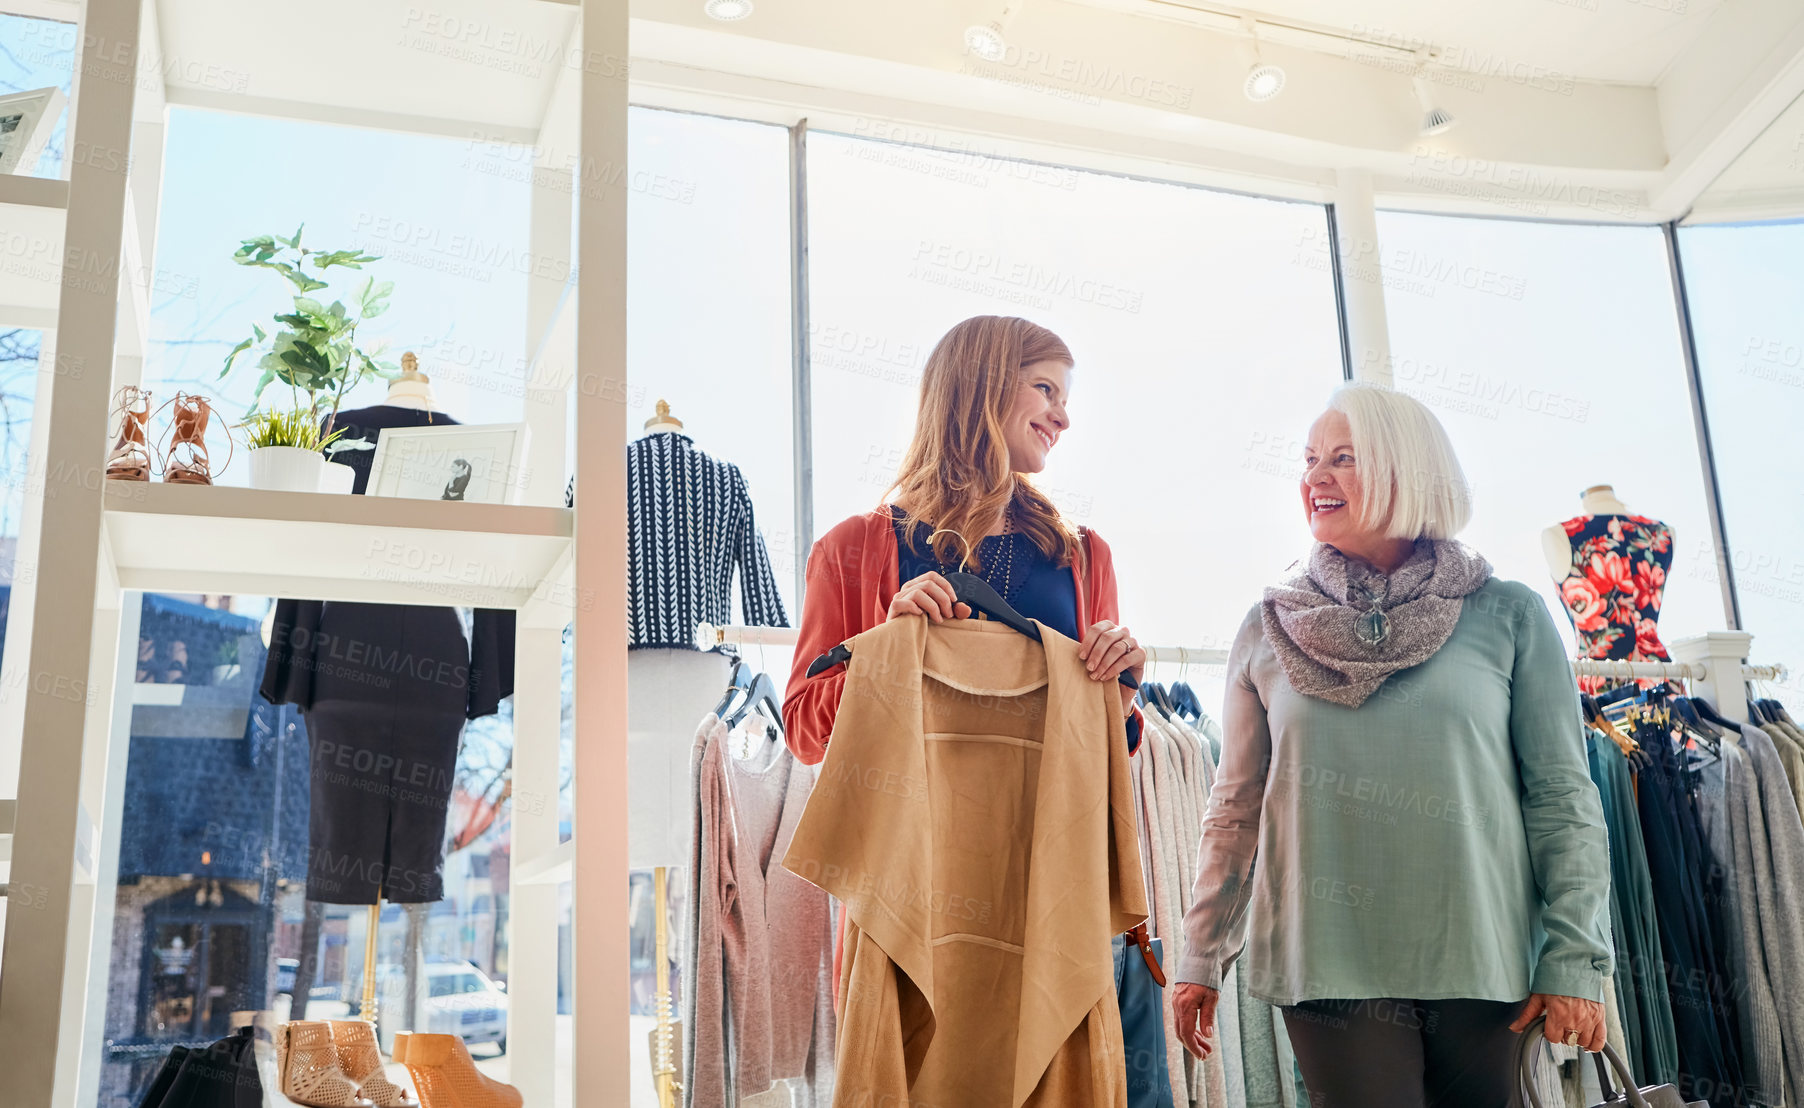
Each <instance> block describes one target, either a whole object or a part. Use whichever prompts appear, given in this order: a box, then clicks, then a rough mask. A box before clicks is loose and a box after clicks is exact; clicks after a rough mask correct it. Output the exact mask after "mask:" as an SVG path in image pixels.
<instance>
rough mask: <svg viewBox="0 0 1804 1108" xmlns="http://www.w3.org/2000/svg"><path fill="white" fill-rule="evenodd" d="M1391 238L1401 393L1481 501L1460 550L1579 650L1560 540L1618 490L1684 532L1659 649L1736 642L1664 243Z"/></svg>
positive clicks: (1612, 231) (1437, 224)
mask: <svg viewBox="0 0 1804 1108" xmlns="http://www.w3.org/2000/svg"><path fill="white" fill-rule="evenodd" d="M1378 238H1379V242H1380V243H1381V246H1382V249H1381V254H1380V259H1379V266H1378V271H1379V272H1381V273H1382V275H1383V280H1384V284H1385V288H1384V295H1385V309H1386V313H1387V315H1388V316H1389V321H1390V340H1391V354H1392V363H1391V372H1392V376H1393V378H1394V380H1395V383H1396V386H1397V387H1398V388H1399V389H1401V390H1403V391H1404V392H1407V393H1409V394H1410V395H1412V396H1414V397H1416V398H1417V399H1419V400H1421V401H1422V402H1423V403H1425V404H1427V405H1428V406H1429V407H1430V408H1432V409H1433V410H1434V412H1435V414H1436V415H1438V416H1439V417H1440V419H1441V421H1442V423H1444V424H1445V425H1446V427H1447V431H1448V434H1450V435H1451V436H1452V437H1453V442H1454V446H1455V448H1456V449H1457V450H1458V452H1459V458H1460V463H1461V465H1462V466H1463V467H1464V469H1465V472H1466V479H1467V480H1468V481H1469V482H1470V484H1471V491H1472V497H1473V503H1474V508H1473V516H1472V524H1471V526H1470V527H1469V528H1468V529H1467V530H1466V532H1465V533H1464V534H1463V535H1462V536H1461V537H1462V538H1463V539H1464V540H1465V541H1466V542H1468V543H1470V544H1471V545H1473V546H1474V547H1476V548H1477V549H1478V550H1479V551H1480V552H1482V553H1483V554H1484V555H1485V557H1487V558H1489V559H1490V560H1491V562H1492V564H1493V565H1495V566H1496V569H1497V573H1498V575H1499V576H1501V577H1506V578H1513V579H1515V580H1519V581H1524V582H1527V583H1529V584H1531V585H1533V586H1534V587H1535V588H1537V589H1538V590H1539V591H1540V592H1541V595H1542V596H1543V597H1544V598H1545V599H1546V601H1547V603H1548V606H1549V608H1550V609H1551V610H1552V611H1553V613H1554V622H1555V623H1556V624H1557V625H1558V626H1559V627H1560V629H1561V633H1562V634H1563V635H1565V636H1566V637H1567V641H1568V642H1569V643H1570V642H1571V641H1572V624H1571V622H1570V620H1569V619H1568V618H1567V617H1566V616H1565V615H1564V614H1563V612H1564V606H1563V604H1562V602H1561V595H1560V591H1559V589H1558V587H1557V586H1556V585H1555V583H1554V581H1555V569H1556V566H1555V565H1553V564H1550V560H1557V559H1556V555H1557V554H1559V552H1560V551H1562V550H1563V549H1564V544H1563V543H1562V542H1561V541H1560V540H1561V538H1562V536H1561V535H1559V534H1551V535H1550V534H1549V529H1550V528H1556V527H1559V525H1560V524H1561V523H1562V522H1564V521H1566V520H1569V519H1574V518H1576V517H1577V516H1578V515H1579V514H1580V502H1579V494H1580V493H1581V492H1583V491H1584V490H1585V489H1587V488H1589V487H1591V486H1594V485H1601V484H1608V485H1611V486H1613V487H1614V489H1615V492H1616V495H1617V497H1618V498H1619V499H1620V501H1621V502H1622V503H1623V504H1625V505H1627V507H1628V508H1629V509H1630V510H1631V511H1633V512H1635V513H1639V514H1641V515H1645V516H1650V517H1652V518H1654V519H1657V520H1661V521H1664V522H1665V523H1667V524H1668V525H1670V527H1671V528H1672V532H1673V535H1674V539H1673V561H1672V568H1671V569H1670V570H1669V571H1668V572H1667V575H1666V577H1665V581H1664V598H1663V601H1662V602H1661V608H1660V614H1659V617H1658V630H1659V634H1660V636H1661V637H1662V638H1663V639H1664V641H1665V642H1666V643H1667V644H1671V643H1672V642H1673V641H1674V640H1675V639H1679V638H1683V637H1685V636H1687V635H1696V634H1701V633H1702V632H1705V631H1710V630H1715V629H1719V628H1721V627H1723V626H1724V617H1723V608H1722V603H1721V600H1720V594H1719V593H1718V591H1717V589H1716V587H1715V585H1714V584H1713V583H1712V581H1711V580H1710V579H1709V574H1710V570H1711V567H1712V566H1713V565H1714V556H1713V552H1712V546H1711V537H1710V523H1709V517H1708V515H1707V514H1706V511H1705V506H1704V483H1703V469H1702V466H1701V465H1700V462H1699V454H1698V446H1697V435H1696V433H1695V431H1694V424H1693V420H1692V414H1691V402H1690V399H1689V394H1688V392H1687V388H1686V383H1685V368H1684V357H1683V351H1682V349H1681V346H1680V339H1679V327H1678V317H1677V315H1676V314H1675V304H1674V298H1673V291H1672V284H1671V281H1670V278H1669V276H1668V268H1667V261H1666V252H1665V245H1664V242H1663V239H1662V237H1661V234H1660V231H1659V229H1658V228H1655V227H1595V226H1573V225H1559V224H1546V223H1519V222H1511V221H1505V220H1481V219H1456V218H1448V217H1444V216H1428V215H1406V214H1400V213H1389V212H1380V213H1379V217H1378ZM1558 576H1559V577H1561V578H1564V577H1565V576H1566V574H1565V573H1560V574H1559V575H1558Z"/></svg>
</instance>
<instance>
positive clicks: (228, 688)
mask: <svg viewBox="0 0 1804 1108" xmlns="http://www.w3.org/2000/svg"><path fill="white" fill-rule="evenodd" d="M271 605H272V602H271V601H270V600H268V599H266V598H259V597H219V596H196V595H186V596H174V595H167V594H148V595H146V596H144V598H143V601H142V604H141V607H140V610H139V639H138V651H139V658H140V664H139V667H138V672H137V675H136V676H137V681H136V682H135V683H134V684H133V685H132V686H131V688H130V689H129V690H127V691H126V695H128V696H129V697H130V698H131V700H132V707H131V720H132V724H131V739H130V742H131V750H130V756H129V764H128V767H127V771H126V779H125V800H124V822H123V826H122V828H121V844H120V855H119V884H118V888H117V892H116V896H115V900H114V904H113V918H114V925H113V936H114V940H113V952H112V959H111V967H110V970H109V974H110V988H109V990H108V998H109V999H108V1004H107V1013H106V1027H105V1040H106V1046H105V1048H104V1049H105V1054H104V1055H103V1058H102V1068H101V1090H102V1100H101V1103H103V1104H112V1103H115V1098H118V1099H119V1100H120V1101H122V1102H124V1103H135V1102H136V1097H137V1096H138V1095H139V1094H141V1092H142V1091H143V1088H144V1087H145V1085H146V1084H148V1082H149V1081H150V1080H151V1079H152V1078H153V1077H154V1076H155V1071H156V1066H155V1065H154V1064H151V1063H154V1062H156V1061H158V1060H160V1059H161V1057H162V1056H163V1055H164V1054H165V1053H166V1052H167V1050H168V1048H169V1045H170V1044H171V1043H185V1044H189V1045H205V1044H206V1043H209V1042H212V1041H214V1040H217V1039H220V1038H223V1037H225V1036H226V1035H228V1034H230V1032H231V1030H232V1022H233V1021H232V1017H233V1016H234V1014H235V1013H242V1012H258V1011H261V1012H265V1013H267V1014H268V1018H269V1019H270V1020H271V1021H272V1022H274V1021H281V1020H285V1019H303V1018H305V1019H316V1020H317V1019H349V1018H356V1017H359V1016H365V1017H367V1016H368V1015H369V1014H370V1013H371V1012H372V1009H371V1007H370V1006H369V1005H368V1003H366V1000H368V1001H373V1002H374V1004H375V1007H374V1009H373V1011H374V1012H375V1013H376V1014H377V1015H378V1017H379V1018H378V1033H379V1036H380V1042H381V1045H382V1047H383V1049H384V1050H385V1051H388V1050H390V1049H392V1044H393V1040H394V1033H395V1032H396V1031H400V1030H419V1031H432V1032H437V1033H445V1034H457V1035H459V1036H460V1037H462V1038H463V1040H464V1041H465V1042H466V1043H467V1044H469V1046H470V1049H471V1053H472V1056H473V1057H474V1058H475V1059H476V1062H477V1066H478V1068H480V1069H481V1070H482V1071H483V1072H485V1073H488V1074H489V1075H490V1076H493V1077H495V1078H497V1079H500V1080H506V1079H507V1077H508V1063H509V1059H508V1056H507V1054H506V1052H505V1049H504V1044H505V1042H506V1039H507V1000H506V998H507V994H506V991H505V988H504V985H505V982H506V980H507V926H506V913H507V903H508V884H507V880H506V873H507V868H508V866H507V863H508V858H509V842H510V840H509V836H508V826H509V821H508V818H507V815H508V812H509V809H508V808H507V807H506V806H505V805H503V804H500V803H499V802H498V800H497V796H498V789H499V782H500V781H502V780H504V775H502V773H501V770H502V769H503V768H504V767H505V766H506V765H507V763H508V761H509V758H510V756H511V752H512V746H513V732H512V725H511V723H512V715H511V705H508V706H507V707H508V709H509V710H507V711H504V712H503V713H501V714H499V715H495V716H486V717H483V718H481V719H479V720H476V721H472V722H470V723H469V724H467V725H466V726H465V728H464V730H463V733H462V735H461V742H456V739H455V738H454V739H453V741H454V742H456V746H455V747H454V748H451V750H449V751H448V752H447V753H452V754H453V756H454V757H455V764H454V767H453V768H452V769H451V770H450V771H449V773H448V774H444V775H441V776H438V777H435V776H434V775H433V774H430V773H425V772H418V773H416V772H414V771H413V770H412V769H410V768H406V767H400V768H397V766H396V764H395V763H393V760H392V759H391V761H390V763H388V764H386V765H384V766H383V768H381V769H378V768H377V759H379V758H381V757H383V756H384V752H385V751H387V750H389V747H388V745H387V740H386V738H384V737H383V736H382V735H381V734H378V733H372V735H371V736H368V737H365V738H364V739H362V740H357V741H354V742H352V741H347V740H346V739H345V738H344V732H343V728H342V725H341V724H340V725H336V728H335V729H327V728H326V726H325V725H324V724H321V725H320V734H319V735H318V736H314V735H310V734H309V724H310V722H311V721H310V716H309V714H308V713H303V712H302V711H301V710H299V709H298V708H296V707H295V706H294V705H292V704H283V705H280V706H276V705H271V704H270V703H268V702H267V701H266V700H264V699H263V698H262V696H261V695H260V694H259V691H258V685H259V683H260V682H261V680H262V678H263V675H264V669H265V662H266V659H267V657H268V645H267V644H266V643H265V641H264V637H263V636H264V634H265V632H264V629H263V620H264V616H265V615H267V614H269V612H270V609H271ZM420 611H422V612H425V611H431V610H430V609H421V610H420ZM451 616H452V618H456V611H455V610H452V612H451ZM330 630H331V629H330V627H326V629H325V631H324V632H322V633H327V634H329V633H330ZM348 657H350V655H349V654H348V653H347V652H343V651H341V652H340V655H339V656H338V661H337V662H334V663H333V664H340V665H342V664H346V662H345V659H346V658H348ZM326 707H327V706H326V705H324V704H322V703H318V702H316V703H315V706H314V711H315V712H318V711H323V710H324V709H325V708H326ZM411 730H418V728H413V729H411ZM414 758H415V759H416V760H420V761H421V762H422V764H423V763H424V761H425V760H426V759H427V758H428V755H427V754H417V755H415V756H414ZM409 765H412V762H411V761H410V762H409ZM336 778H344V779H346V780H347V781H348V782H350V783H351V788H350V791H349V793H347V792H344V791H334V790H331V789H328V790H326V791H325V792H320V791H318V789H317V786H318V785H319V784H320V782H321V781H322V780H325V781H328V782H329V781H331V780H333V779H336ZM429 794H430V795H429ZM347 796H348V797H349V798H350V799H351V800H352V801H353V803H351V804H349V805H347V804H345V803H344V801H345V800H346V798H347ZM433 797H437V798H439V799H438V800H437V801H436V803H438V804H439V805H440V807H441V809H442V810H443V812H444V815H443V819H444V824H443V838H442V841H441V843H440V844H423V845H425V847H426V849H427V850H428V853H434V851H435V848H436V852H442V858H443V862H442V865H441V866H440V870H441V873H439V874H431V873H426V872H424V871H423V870H421V871H418V872H416V871H413V870H410V869H407V868H404V866H403V863H402V862H401V861H399V860H398V859H399V855H400V853H401V852H403V851H404V850H405V849H406V847H405V844H403V843H402V836H403V835H404V833H405V828H406V826H407V825H417V824H418V823H419V820H420V819H421V818H422V814H423V812H424V810H425V808H426V807H429V806H430V804H431V803H432V802H433V799H432V798H433ZM391 799H392V800H393V804H392V805H391V804H390V801H391ZM316 800H319V801H322V802H323V803H324V808H323V809H319V808H316V805H315V803H314V802H315V801H316ZM385 813H387V814H385ZM372 814H373V817H374V818H373V822H368V823H362V824H358V825H357V828H353V829H352V832H351V835H350V839H349V840H347V838H346V834H345V831H344V821H346V820H362V819H364V818H365V817H366V816H370V815H372ZM322 820H324V821H327V824H330V825H332V826H337V827H338V828H339V831H337V832H331V831H329V830H328V829H327V824H322V822H321V821H322ZM358 828H361V830H358ZM347 841H352V842H354V844H355V845H354V847H352V848H349V849H344V848H343V844H345V843H346V842H347ZM416 864H418V865H420V866H422V867H424V866H427V865H429V864H430V863H429V862H419V863H416ZM440 877H442V881H440V882H439V883H440V884H441V885H442V896H440V897H438V898H437V899H434V900H431V901H426V902H421V903H413V904H396V903H392V902H385V903H384V904H383V906H382V908H381V912H380V918H379V922H378V925H377V931H376V934H375V936H374V948H375V952H376V975H375V978H374V979H373V980H368V981H366V975H365V972H364V964H365V952H366V951H367V950H368V949H369V948H370V945H371V934H370V919H371V912H370V909H369V907H367V906H366V905H364V904H362V903H326V902H323V898H326V897H338V898H340V899H353V900H354V899H355V890H353V889H350V888H349V886H351V885H355V884H357V883H358V882H360V881H363V880H364V879H366V878H367V879H368V880H371V881H380V882H382V887H383V889H384V891H385V893H386V894H387V898H392V897H396V896H402V897H405V896H406V895H408V894H407V893H406V892H405V891H397V890H404V889H405V888H406V887H408V883H409V882H414V883H416V884H417V882H420V881H427V880H439V878H440ZM310 880H311V881H312V889H313V892H314V895H316V896H318V897H321V898H322V899H312V900H310V899H308V895H309V890H310V884H309V882H310ZM340 894H345V895H342V896H341V895H340ZM385 899H386V898H385ZM147 1060H148V1061H147ZM389 1072H390V1075H391V1077H393V1078H394V1079H395V1080H397V1081H399V1082H404V1081H405V1078H404V1076H403V1070H402V1069H401V1068H400V1067H396V1066H390V1069H389Z"/></svg>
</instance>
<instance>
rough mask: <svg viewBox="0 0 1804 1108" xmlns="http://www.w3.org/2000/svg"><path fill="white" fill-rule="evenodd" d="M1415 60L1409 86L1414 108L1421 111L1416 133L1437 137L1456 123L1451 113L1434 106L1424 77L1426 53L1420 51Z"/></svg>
mask: <svg viewBox="0 0 1804 1108" xmlns="http://www.w3.org/2000/svg"><path fill="white" fill-rule="evenodd" d="M1416 58H1417V61H1418V65H1417V66H1416V75H1415V76H1414V77H1412V78H1410V84H1412V85H1413V86H1415V90H1416V106H1417V107H1419V108H1421V109H1422V129H1421V131H1420V132H1418V133H1419V134H1421V136H1422V137H1423V138H1427V137H1428V136H1429V135H1438V134H1440V133H1441V132H1443V131H1448V130H1451V129H1452V128H1453V125H1454V123H1456V122H1458V121H1457V120H1455V119H1454V118H1453V113H1452V112H1449V111H1447V110H1446V109H1444V108H1441V107H1439V106H1438V105H1436V104H1435V102H1434V96H1433V94H1432V93H1431V92H1430V91H1429V88H1428V78H1427V77H1425V76H1424V74H1426V73H1427V72H1428V65H1429V56H1428V52H1427V51H1426V50H1424V51H1421V52H1419V53H1418V54H1417V55H1416Z"/></svg>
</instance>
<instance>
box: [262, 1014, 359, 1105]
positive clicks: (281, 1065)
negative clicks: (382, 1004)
mask: <svg viewBox="0 0 1804 1108" xmlns="http://www.w3.org/2000/svg"><path fill="white" fill-rule="evenodd" d="M276 1072H277V1073H279V1074H281V1081H282V1095H283V1096H285V1097H287V1098H288V1099H289V1100H292V1101H294V1102H295V1103H296V1104H304V1105H307V1108H375V1105H374V1104H372V1103H370V1101H369V1100H367V1099H366V1098H364V1097H362V1096H359V1095H358V1094H357V1084H356V1082H354V1081H352V1080H351V1079H350V1078H349V1077H346V1076H345V1073H344V1068H343V1067H342V1066H341V1065H340V1064H339V1060H338V1051H337V1050H336V1049H335V1048H334V1047H333V1045H332V1028H331V1027H330V1026H329V1025H328V1024H327V1023H326V1021H325V1020H300V1021H298V1022H292V1023H284V1024H282V1025H281V1026H279V1027H277V1028H276Z"/></svg>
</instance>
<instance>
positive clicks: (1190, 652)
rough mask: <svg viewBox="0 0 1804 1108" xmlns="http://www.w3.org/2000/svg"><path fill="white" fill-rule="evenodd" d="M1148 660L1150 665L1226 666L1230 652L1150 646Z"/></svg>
mask: <svg viewBox="0 0 1804 1108" xmlns="http://www.w3.org/2000/svg"><path fill="white" fill-rule="evenodd" d="M1143 649H1144V650H1145V651H1146V660H1147V662H1148V663H1149V664H1150V663H1154V662H1157V663H1160V664H1164V665H1180V666H1225V665H1227V664H1228V652H1227V651H1225V650H1221V649H1218V648H1216V647H1212V646H1148V647H1144V648H1143Z"/></svg>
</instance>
